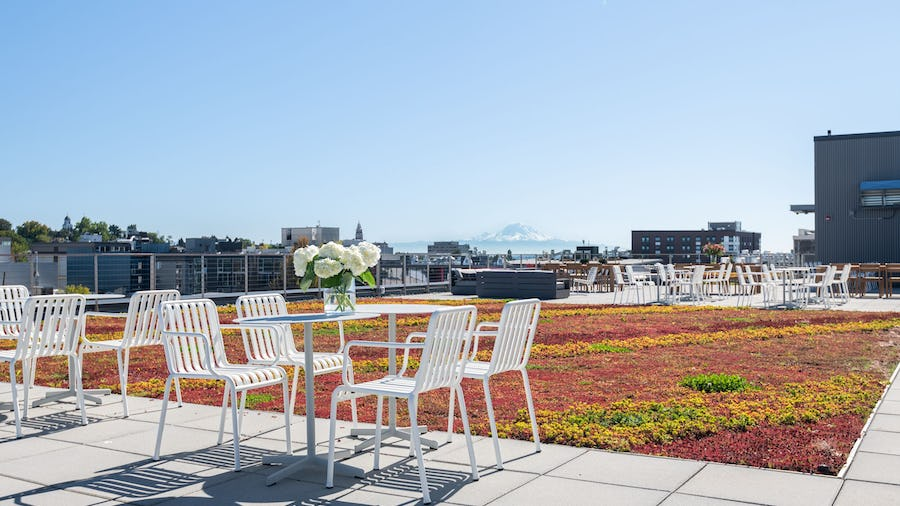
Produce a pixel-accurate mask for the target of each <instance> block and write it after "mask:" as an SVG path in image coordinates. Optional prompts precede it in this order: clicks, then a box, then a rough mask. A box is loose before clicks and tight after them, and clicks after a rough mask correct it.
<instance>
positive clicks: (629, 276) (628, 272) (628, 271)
mask: <svg viewBox="0 0 900 506" xmlns="http://www.w3.org/2000/svg"><path fill="white" fill-rule="evenodd" d="M625 282H626V283H627V284H628V285H630V286H632V287H633V290H635V293H636V294H637V302H638V304H644V303H646V302H647V295H646V294H645V293H644V289H645V288H648V287H651V286H653V282H652V281H650V279H649V277H647V275H646V274H637V273H635V272H634V267H632V266H630V265H626V266H625Z"/></svg>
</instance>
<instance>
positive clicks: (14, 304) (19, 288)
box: [0, 285, 28, 338]
mask: <svg viewBox="0 0 900 506" xmlns="http://www.w3.org/2000/svg"><path fill="white" fill-rule="evenodd" d="M27 298H28V288H26V287H25V286H23V285H2V286H0V321H7V322H17V321H19V320H21V319H22V307H23V306H24V305H25V299H27ZM18 335H19V326H18V325H17V324H13V323H0V338H14V337H17V336H18Z"/></svg>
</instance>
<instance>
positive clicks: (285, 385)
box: [281, 375, 294, 455]
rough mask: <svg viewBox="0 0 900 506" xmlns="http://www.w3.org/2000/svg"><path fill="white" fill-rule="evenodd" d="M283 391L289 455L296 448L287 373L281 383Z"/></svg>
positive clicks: (285, 433)
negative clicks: (293, 442)
mask: <svg viewBox="0 0 900 506" xmlns="http://www.w3.org/2000/svg"><path fill="white" fill-rule="evenodd" d="M281 392H282V396H283V397H284V399H283V400H284V441H285V443H286V444H287V448H285V453H286V454H287V455H293V454H294V450H293V449H291V415H292V413H291V411H290V410H289V409H288V407H289V406H290V403H291V401H290V399H288V379H287V375H285V376H284V381H283V382H282V383H281Z"/></svg>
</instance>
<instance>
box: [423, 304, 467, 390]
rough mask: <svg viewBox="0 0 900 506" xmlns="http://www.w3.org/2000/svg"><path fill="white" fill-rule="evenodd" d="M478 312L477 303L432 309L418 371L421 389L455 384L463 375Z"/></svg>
mask: <svg viewBox="0 0 900 506" xmlns="http://www.w3.org/2000/svg"><path fill="white" fill-rule="evenodd" d="M477 312H478V310H477V309H476V308H475V306H460V307H456V308H451V309H440V310H438V311H435V312H434V313H432V315H431V318H430V319H429V320H428V330H427V332H426V337H425V347H424V349H423V350H422V356H421V358H420V359H419V370H418V372H417V373H416V390H417V391H418V392H425V391H428V390H433V389H435V388H446V387H449V386H453V385H456V384H458V383H459V381H460V379H462V371H463V369H464V368H465V361H466V358H467V356H468V354H469V346H470V344H471V341H472V332H473V331H474V330H475V320H476V319H477V318H476V317H477Z"/></svg>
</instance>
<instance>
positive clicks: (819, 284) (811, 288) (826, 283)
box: [804, 265, 837, 308]
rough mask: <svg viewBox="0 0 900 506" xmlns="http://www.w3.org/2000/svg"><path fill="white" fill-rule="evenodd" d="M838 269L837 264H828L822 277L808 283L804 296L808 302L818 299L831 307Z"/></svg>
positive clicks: (827, 306)
mask: <svg viewBox="0 0 900 506" xmlns="http://www.w3.org/2000/svg"><path fill="white" fill-rule="evenodd" d="M836 271H837V268H836V267H835V266H833V265H827V266H825V272H823V273H822V275H821V278H818V279H817V280H813V281H811V282H809V283H807V284H806V291H805V292H804V296H805V297H806V303H807V304H810V303H812V302H813V301H817V302H821V303H822V305H824V306H825V307H826V308H830V307H831V300H832V299H833V298H834V289H833V286H832V285H833V284H834V275H835V272H836ZM813 295H815V296H813Z"/></svg>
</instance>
